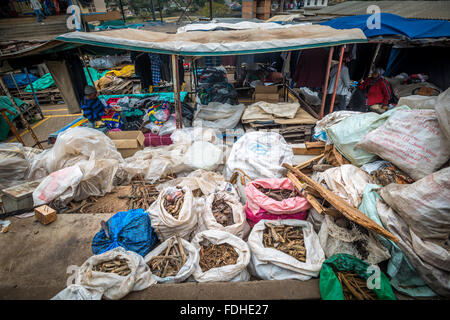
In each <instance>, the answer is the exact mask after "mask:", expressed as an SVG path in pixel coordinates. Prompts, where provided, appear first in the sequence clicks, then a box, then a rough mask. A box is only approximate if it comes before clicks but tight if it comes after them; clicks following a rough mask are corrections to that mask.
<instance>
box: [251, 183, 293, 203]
mask: <svg viewBox="0 0 450 320" xmlns="http://www.w3.org/2000/svg"><path fill="white" fill-rule="evenodd" d="M256 188H257V189H258V190H259V191H260V192H262V193H264V194H265V195H266V196H268V197H270V198H272V199H274V200H277V201H283V200H284V199H289V198H293V197H296V196H297V191H295V190H289V189H269V188H263V187H261V186H256Z"/></svg>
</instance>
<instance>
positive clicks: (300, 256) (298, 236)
mask: <svg viewBox="0 0 450 320" xmlns="http://www.w3.org/2000/svg"><path fill="white" fill-rule="evenodd" d="M263 244H264V247H266V248H274V249H277V250H280V251H282V252H284V253H286V254H288V255H290V256H292V257H294V258H295V259H297V260H299V261H301V262H305V261H306V248H305V242H304V239H303V230H302V227H300V226H288V225H279V226H274V225H273V224H271V223H269V224H266V228H265V229H264V233H263Z"/></svg>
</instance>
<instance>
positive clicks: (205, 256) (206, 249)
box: [200, 240, 239, 272]
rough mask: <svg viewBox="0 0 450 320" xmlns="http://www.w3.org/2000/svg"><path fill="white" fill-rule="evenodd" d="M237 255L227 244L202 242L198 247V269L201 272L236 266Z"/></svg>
mask: <svg viewBox="0 0 450 320" xmlns="http://www.w3.org/2000/svg"><path fill="white" fill-rule="evenodd" d="M238 257H239V255H238V253H237V252H236V250H234V248H233V247H232V246H231V245H230V244H228V243H222V244H212V243H210V242H209V241H207V240H204V241H203V243H202V244H201V246H200V268H202V272H205V271H208V270H209V269H212V268H219V267H223V266H227V265H231V264H236V262H237V259H238Z"/></svg>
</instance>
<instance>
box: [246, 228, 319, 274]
mask: <svg viewBox="0 0 450 320" xmlns="http://www.w3.org/2000/svg"><path fill="white" fill-rule="evenodd" d="M268 224H272V225H275V226H278V225H289V226H301V227H302V229H303V237H304V244H305V249H306V262H301V261H299V260H297V259H296V258H294V257H292V256H290V255H288V254H286V253H284V252H282V251H280V250H276V249H274V248H266V247H264V244H263V234H264V229H265V228H266V225H268ZM248 245H249V247H250V250H251V252H252V257H251V262H250V265H249V270H250V272H251V274H252V275H255V276H257V277H259V278H261V279H264V280H287V279H296V280H309V279H311V277H317V276H318V275H319V272H320V269H321V267H322V263H323V261H325V254H324V253H323V250H322V248H321V247H320V243H319V237H318V236H317V234H316V233H315V232H314V229H313V226H312V224H310V223H309V222H306V221H301V220H290V219H289V220H276V221H273V220H260V221H259V222H258V223H257V224H256V225H255V226H254V227H253V229H252V232H251V233H250V235H249V237H248Z"/></svg>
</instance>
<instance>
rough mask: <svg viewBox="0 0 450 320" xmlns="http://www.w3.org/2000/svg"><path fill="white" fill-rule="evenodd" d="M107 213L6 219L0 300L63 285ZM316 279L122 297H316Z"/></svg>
mask: <svg viewBox="0 0 450 320" xmlns="http://www.w3.org/2000/svg"><path fill="white" fill-rule="evenodd" d="M111 216H112V214H99V213H97V214H59V215H58V216H57V220H56V221H55V222H53V223H51V224H49V225H47V226H44V225H42V224H40V223H39V222H37V221H35V220H34V218H33V217H30V218H26V219H19V218H16V217H13V218H9V220H10V221H11V226H10V231H9V232H7V233H0V299H50V298H52V297H53V296H55V295H56V294H57V293H58V292H59V291H61V290H62V289H64V288H65V286H66V281H67V278H68V277H69V276H70V274H68V273H67V268H68V267H69V266H71V265H72V266H81V264H82V263H83V262H84V261H85V260H86V259H88V258H89V257H90V256H91V255H92V250H91V242H92V238H93V237H94V235H95V234H96V233H97V232H98V231H99V230H100V221H101V220H105V221H106V220H107V219H109V218H110V217H111ZM319 298H320V292H319V282H318V279H314V280H309V281H296V280H285V281H249V282H240V283H180V284H156V285H153V286H151V287H150V288H147V289H145V290H142V291H139V292H132V293H130V294H129V295H128V296H126V297H125V299H137V300H145V299H148V300H150V299H151V300H155V299H165V300H166V299H187V300H195V299H224V300H230V299H319Z"/></svg>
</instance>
